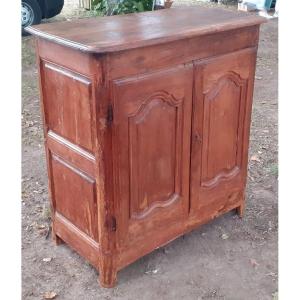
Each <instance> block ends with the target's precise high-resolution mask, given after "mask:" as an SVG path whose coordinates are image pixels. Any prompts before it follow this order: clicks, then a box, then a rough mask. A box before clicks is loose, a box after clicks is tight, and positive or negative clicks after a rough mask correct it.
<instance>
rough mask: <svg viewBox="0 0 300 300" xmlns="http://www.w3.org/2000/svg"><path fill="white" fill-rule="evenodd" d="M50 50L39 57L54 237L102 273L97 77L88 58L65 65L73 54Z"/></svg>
mask: <svg viewBox="0 0 300 300" xmlns="http://www.w3.org/2000/svg"><path fill="white" fill-rule="evenodd" d="M47 45H48V49H46V48H45V47H43V46H45V45H44V44H43V43H42V42H41V41H40V42H38V43H37V52H38V65H39V77H40V90H41V93H40V94H41V107H42V115H43V122H44V135H45V147H46V154H47V166H48V179H49V194H50V198H51V207H52V221H53V235H54V237H55V238H56V237H59V238H60V239H62V240H63V241H65V242H66V243H68V245H70V246H71V247H72V248H73V249H74V250H76V251H77V252H79V253H80V254H81V255H82V256H84V257H85V258H86V259H88V260H89V261H90V262H91V263H92V264H93V265H94V266H95V267H97V268H98V267H99V239H100V237H99V231H98V179H99V174H98V172H99V170H98V168H97V162H98V160H99V158H98V154H97V151H96V150H95V148H96V145H97V140H96V121H95V119H96V117H95V96H94V95H95V91H94V87H95V77H96V76H95V75H94V73H93V72H92V71H91V70H90V69H89V65H88V64H87V62H90V61H91V58H90V57H89V56H88V55H84V54H81V53H79V52H78V53H75V52H74V57H77V58H78V62H77V66H76V63H75V62H72V63H70V64H68V62H69V61H70V58H68V60H64V64H61V62H62V61H63V57H64V56H66V55H67V54H68V51H69V50H68V49H64V48H63V47H61V49H60V50H61V51H60V52H55V49H56V45H54V44H51V43H47ZM79 58H81V59H80V60H79ZM83 63H86V66H85V68H84V67H82V65H83ZM96 63H97V62H96ZM97 66H98V65H97ZM95 68H96V66H95ZM81 70H82V71H84V72H82V73H81V72H80V71H81ZM99 73H100V74H101V68H99Z"/></svg>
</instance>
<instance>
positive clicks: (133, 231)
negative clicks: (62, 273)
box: [29, 8, 262, 287]
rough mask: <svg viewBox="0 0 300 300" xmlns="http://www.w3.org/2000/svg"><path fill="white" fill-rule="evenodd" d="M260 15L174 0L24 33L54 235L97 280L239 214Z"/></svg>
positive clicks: (106, 281)
mask: <svg viewBox="0 0 300 300" xmlns="http://www.w3.org/2000/svg"><path fill="white" fill-rule="evenodd" d="M261 22H262V19H261V18H259V17H255V16H253V15H252V16H250V15H247V14H244V13H234V12H229V11H223V10H218V9H217V10H216V9H202V8H201V9H199V8H197V9H195V8H182V9H170V10H163V11H157V12H151V13H145V14H137V15H136V14H133V15H128V16H119V17H109V18H101V19H98V18H95V19H90V20H80V21H72V22H66V23H61V24H57V23H56V24H43V25H41V26H39V27H35V28H31V29H29V30H30V31H31V32H32V33H34V34H36V35H37V36H38V37H37V39H38V40H37V57H38V60H37V62H38V66H39V78H40V89H41V107H42V113H43V114H42V115H43V122H44V135H45V147H46V156H47V167H48V177H49V195H50V200H51V208H52V221H53V239H54V241H56V243H57V244H60V243H62V242H66V243H67V244H68V245H70V246H71V247H72V248H73V249H75V250H76V251H77V252H78V253H79V254H80V255H82V256H83V257H85V258H86V259H87V260H89V261H90V262H91V264H93V266H95V267H96V268H97V269H98V270H99V281H100V284H101V285H102V286H104V287H112V286H114V285H115V284H116V280H117V271H118V270H120V269H122V268H124V267H125V266H127V265H128V264H130V263H132V262H133V261H135V260H137V259H139V258H140V257H141V256H143V255H145V254H147V253H149V252H151V251H153V250H154V249H156V248H157V247H160V246H162V245H165V244H166V243H168V242H170V241H172V240H173V239H175V238H177V237H179V236H181V235H182V234H185V233H187V232H189V231H191V230H193V229H194V228H197V226H199V225H201V224H204V223H206V222H208V221H210V220H212V219H214V218H216V217H217V216H219V215H221V214H223V213H225V212H227V211H229V210H233V209H235V210H236V211H237V213H238V214H239V215H240V216H242V215H243V213H244V208H245V186H246V179H247V162H248V147H249V132H250V123H251V109H252V96H253V85H254V73H255V63H256V52H257V43H258V35H259V25H260V23H261ZM136 24H139V26H136ZM150 24H152V25H151V26H150ZM81 50H84V51H85V52H83V51H81ZM91 52H92V53H91Z"/></svg>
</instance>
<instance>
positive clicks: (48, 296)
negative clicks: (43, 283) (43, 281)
mask: <svg viewBox="0 0 300 300" xmlns="http://www.w3.org/2000/svg"><path fill="white" fill-rule="evenodd" d="M56 296H57V294H56V293H55V292H46V293H44V299H54V298H55V297H56Z"/></svg>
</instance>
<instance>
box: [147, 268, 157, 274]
mask: <svg viewBox="0 0 300 300" xmlns="http://www.w3.org/2000/svg"><path fill="white" fill-rule="evenodd" d="M157 273H158V269H154V270H149V271H146V272H145V274H157Z"/></svg>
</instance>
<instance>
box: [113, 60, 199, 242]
mask: <svg viewBox="0 0 300 300" xmlns="http://www.w3.org/2000/svg"><path fill="white" fill-rule="evenodd" d="M192 74H193V70H192V65H190V66H179V67H177V68H173V69H168V70H166V71H161V72H157V73H152V74H149V75H146V76H143V77H132V78H127V79H121V80H115V81H113V83H112V90H113V95H112V98H113V106H114V125H113V151H114V157H115V158H116V159H115V160H114V170H115V176H114V177H115V183H116V185H115V191H116V193H115V198H116V203H118V204H117V206H118V208H119V214H118V217H117V220H118V222H119V224H118V240H119V241H120V244H121V246H124V245H129V244H130V245H134V244H135V243H136V242H137V241H143V242H144V243H145V244H148V245H149V247H151V244H153V246H154V244H155V243H156V241H157V240H158V239H157V240H156V239H152V238H151V237H152V236H153V234H155V235H159V234H160V233H159V232H157V230H158V229H159V228H160V227H168V226H169V225H168V223H169V222H172V221H176V222H177V221H180V220H183V219H184V217H186V216H187V213H188V207H189V159H190V154H189V153H190V128H191V123H190V120H191V106H192V82H193V79H192ZM162 234H168V230H164V232H163V233H162Z"/></svg>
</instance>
